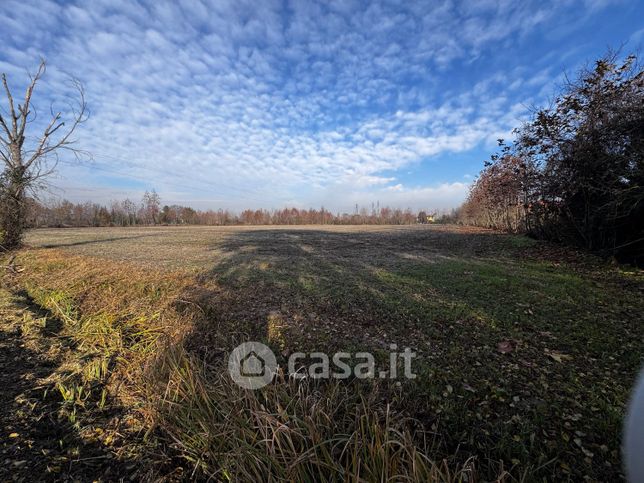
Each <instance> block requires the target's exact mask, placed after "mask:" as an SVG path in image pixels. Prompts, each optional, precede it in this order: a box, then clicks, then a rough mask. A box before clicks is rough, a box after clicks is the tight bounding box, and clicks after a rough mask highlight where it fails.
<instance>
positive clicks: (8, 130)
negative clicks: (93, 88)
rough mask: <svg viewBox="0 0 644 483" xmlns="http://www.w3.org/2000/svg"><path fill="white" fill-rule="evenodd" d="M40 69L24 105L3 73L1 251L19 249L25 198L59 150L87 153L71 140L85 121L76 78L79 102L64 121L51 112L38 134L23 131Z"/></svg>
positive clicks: (40, 182) (47, 171) (41, 180)
mask: <svg viewBox="0 0 644 483" xmlns="http://www.w3.org/2000/svg"><path fill="white" fill-rule="evenodd" d="M45 71H46V66H45V61H44V60H42V61H41V62H40V65H39V66H38V70H37V71H36V73H35V74H33V75H30V76H29V78H30V82H29V85H28V87H27V91H26V93H25V98H24V102H23V103H22V104H18V106H17V107H16V106H15V104H14V98H13V95H12V93H11V90H10V88H9V84H8V82H7V77H6V75H5V74H2V84H3V87H4V91H5V94H6V97H7V104H8V106H7V107H8V109H7V110H6V111H5V115H6V116H7V117H6V118H5V117H3V115H2V114H3V112H1V111H0V158H1V159H2V162H3V163H4V170H3V172H2V175H1V178H0V197H1V198H2V200H1V201H2V203H1V209H0V237H1V239H2V242H1V243H2V246H3V247H4V248H6V249H11V248H15V247H17V246H19V245H20V243H21V240H22V234H23V230H24V227H25V221H26V216H27V210H26V208H27V198H28V194H29V193H30V192H31V193H32V194H35V193H36V192H37V191H38V189H40V188H42V187H43V184H44V182H45V179H46V178H47V177H48V176H49V175H51V174H52V173H53V171H54V170H55V168H56V165H57V163H58V156H59V154H60V152H61V151H63V150H66V151H69V152H71V154H73V155H74V156H76V157H78V156H79V155H81V154H86V153H84V152H82V151H80V150H79V149H77V148H76V147H75V145H74V141H73V140H72V134H73V133H74V131H75V130H76V128H77V127H78V125H79V124H81V123H82V122H84V121H85V120H87V104H86V102H85V92H84V90H83V86H82V84H81V83H80V82H79V81H78V80H76V79H72V80H71V82H72V87H73V88H74V91H75V92H76V94H77V95H78V98H77V99H76V103H75V104H73V105H70V106H69V112H68V113H67V116H69V119H68V120H67V123H66V121H65V120H64V119H63V114H62V112H60V111H58V112H57V111H54V110H53V109H51V110H50V113H51V118H50V119H49V122H48V123H47V124H46V127H44V130H43V131H42V132H41V134H40V135H39V136H33V137H32V136H30V135H28V133H27V129H28V127H29V124H31V123H32V122H33V121H34V120H35V119H36V115H35V110H34V109H33V106H32V95H33V92H34V89H35V87H36V85H37V84H38V82H39V81H40V79H41V78H42V77H43V75H44V74H45Z"/></svg>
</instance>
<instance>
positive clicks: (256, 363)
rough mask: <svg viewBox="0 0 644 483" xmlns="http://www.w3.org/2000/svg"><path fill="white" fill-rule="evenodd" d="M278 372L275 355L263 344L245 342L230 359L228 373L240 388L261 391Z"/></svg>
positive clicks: (232, 353)
mask: <svg viewBox="0 0 644 483" xmlns="http://www.w3.org/2000/svg"><path fill="white" fill-rule="evenodd" d="M276 371H277V360H276V359H275V354H273V351H271V350H270V348H269V347H267V346H266V345H264V344H262V343H261V342H244V343H243V344H240V345H238V346H237V347H236V348H235V350H233V351H232V352H231V353H230V356H229V357H228V372H229V373H230V377H232V378H233V381H235V382H236V383H237V384H238V385H239V386H241V387H243V388H245V389H259V388H261V387H264V386H265V385H267V384H269V383H270V382H271V381H272V380H273V377H274V376H275V372H276Z"/></svg>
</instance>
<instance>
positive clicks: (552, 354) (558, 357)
mask: <svg viewBox="0 0 644 483" xmlns="http://www.w3.org/2000/svg"><path fill="white" fill-rule="evenodd" d="M546 354H548V356H550V357H551V358H552V359H553V360H555V361H557V362H563V361H565V360H568V359H572V356H570V355H568V354H563V353H561V352H557V351H546Z"/></svg>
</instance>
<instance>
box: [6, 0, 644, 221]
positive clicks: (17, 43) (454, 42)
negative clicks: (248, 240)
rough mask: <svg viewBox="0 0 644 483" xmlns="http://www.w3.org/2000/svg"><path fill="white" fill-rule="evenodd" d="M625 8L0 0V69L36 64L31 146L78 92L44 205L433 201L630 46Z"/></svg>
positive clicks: (486, 0)
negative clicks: (574, 78)
mask: <svg viewBox="0 0 644 483" xmlns="http://www.w3.org/2000/svg"><path fill="white" fill-rule="evenodd" d="M642 19H644V2H642V1H640V0H616V1H613V0H580V1H573V0H563V1H554V2H553V1H548V0H540V1H526V2H521V1H515V0H500V1H490V0H481V1H475V2H473V1H464V2H456V1H450V0H448V1H436V2H434V1H423V2H415V1H410V0H406V1H399V0H383V1H374V2H363V1H354V0H343V1H326V2H309V1H304V0H302V1H300V0H294V1H271V0H256V1H243V0H232V1H226V0H178V1H163V0H150V1H140V2H136V1H129V0H128V1H126V0H93V1H91V2H88V1H61V0H59V1H53V0H0V25H1V28H0V46H1V47H0V72H3V73H6V75H7V77H8V80H9V84H10V86H11V88H12V89H13V90H15V91H16V92H19V93H22V92H24V89H25V86H26V83H27V81H28V75H27V74H28V72H33V71H34V70H35V68H36V67H37V65H38V62H39V60H40V58H44V59H46V61H47V72H46V75H45V77H44V78H43V79H42V81H41V83H40V85H39V86H38V88H37V90H36V92H35V94H34V105H35V106H36V109H37V111H36V112H37V113H38V116H37V117H36V119H35V120H34V122H33V123H32V124H31V125H30V129H31V133H32V137H31V138H29V140H30V141H33V139H34V138H35V137H37V135H38V134H39V133H38V129H42V126H43V123H44V122H45V121H47V116H48V115H49V112H50V109H55V110H56V111H58V110H61V111H62V112H63V114H65V113H68V109H69V107H68V106H69V102H70V100H71V99H73V97H71V96H72V95H73V91H72V90H71V87H70V82H69V79H70V77H74V78H77V79H78V80H80V81H81V82H82V84H83V85H84V88H85V91H86V97H87V102H88V107H89V110H90V117H89V119H88V120H87V122H85V123H84V124H83V125H82V126H81V127H80V128H79V130H78V132H77V133H76V135H75V139H76V140H77V146H78V147H79V148H81V149H83V150H85V151H88V152H89V153H91V155H92V159H85V158H84V159H81V160H80V161H79V160H76V159H75V158H74V157H73V156H71V155H69V154H68V153H64V154H63V155H62V156H61V158H60V161H59V164H58V167H57V171H56V174H55V176H54V177H52V178H51V179H50V187H49V189H48V190H47V192H46V193H44V194H43V195H42V197H45V198H50V199H58V200H60V199H63V198H64V199H69V200H71V201H75V202H78V201H86V200H92V201H96V202H101V203H109V201H110V200H116V199H123V198H126V197H129V198H130V199H133V200H139V199H140V198H141V196H142V194H143V192H145V191H146V190H152V189H155V190H156V191H157V192H158V193H159V194H160V196H161V200H162V203H164V204H175V203H176V204H184V205H190V206H193V207H195V208H200V209H208V208H212V209H218V208H223V209H230V210H233V211H239V210H242V209H245V208H266V209H272V208H281V207H284V206H296V207H301V208H309V207H315V208H318V207H321V206H324V207H325V208H327V209H330V210H332V211H340V212H351V211H353V209H354V206H355V205H356V204H359V205H361V206H365V207H370V206H371V205H372V203H380V205H381V206H384V205H389V206H392V207H399V208H407V207H409V208H412V209H414V210H417V209H430V210H446V209H450V208H452V207H456V206H458V205H459V204H460V203H461V202H462V201H463V199H464V198H465V196H466V195H467V191H468V187H469V185H470V184H471V182H472V180H473V179H474V178H475V177H476V175H477V173H478V172H479V171H480V169H481V168H482V166H483V162H484V160H485V159H487V158H488V157H489V155H490V154H491V153H492V152H494V151H495V147H496V140H497V139H498V138H504V139H511V132H512V129H513V128H514V127H517V126H518V125H520V124H521V122H523V121H524V120H525V119H527V118H528V116H529V115H530V112H531V110H533V109H534V108H535V107H538V106H544V105H547V103H548V101H549V100H550V99H551V98H552V97H553V95H554V94H555V93H556V92H557V89H558V88H560V86H561V84H562V82H563V79H564V75H565V74H568V75H574V73H575V72H577V71H578V70H579V69H580V68H582V67H583V66H584V65H587V64H588V63H590V62H592V61H594V60H595V59H597V58H598V57H600V56H602V55H603V54H604V53H605V52H606V51H607V49H608V48H611V47H612V48H620V47H621V48H622V50H623V51H624V52H626V53H628V52H631V51H638V50H639V49H640V48H641V46H642V43H643V42H644V21H643V20H642ZM0 105H2V106H3V107H5V108H6V102H5V100H4V99H3V100H2V102H0Z"/></svg>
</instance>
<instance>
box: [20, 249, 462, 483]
mask: <svg viewBox="0 0 644 483" xmlns="http://www.w3.org/2000/svg"><path fill="white" fill-rule="evenodd" d="M19 263H20V264H21V265H22V266H24V267H25V268H26V270H25V271H24V272H22V274H21V275H20V276H18V277H14V278H12V280H11V282H12V284H13V285H14V287H24V288H25V289H26V291H27V293H28V294H29V296H30V297H31V298H32V299H33V300H34V302H36V303H37V304H38V305H39V306H41V307H43V308H45V309H47V310H49V311H50V314H51V315H50V316H51V317H56V318H57V319H58V320H60V321H61V322H62V327H61V330H60V332H59V337H63V338H65V339H66V340H68V341H69V343H70V346H69V347H67V354H66V360H67V362H66V364H64V365H62V366H61V371H60V372H59V373H58V375H57V376H55V377H53V378H52V380H51V384H52V386H53V388H55V390H56V391H57V392H58V393H60V397H61V413H63V414H65V415H66V416H67V417H69V418H70V420H71V421H72V422H74V423H75V424H76V426H77V429H78V431H79V434H81V435H83V434H90V436H93V435H94V433H93V431H88V428H87V424H88V423H89V422H91V423H92V430H95V429H96V421H97V417H96V414H95V413H96V412H100V411H103V410H104V409H105V408H106V406H108V407H109V406H110V405H111V406H113V407H122V408H125V409H126V410H125V412H123V413H122V414H121V415H120V418H123V419H126V420H127V426H128V430H129V432H130V433H132V432H136V431H137V428H139V429H138V431H144V432H146V433H147V435H148V436H147V437H146V439H147V440H148V443H149V444H147V445H146V444H143V443H142V441H141V440H140V438H139V439H137V438H135V439H134V440H132V438H129V439H126V438H123V437H122V436H123V435H122V434H120V431H122V427H121V425H116V426H115V427H114V428H113V429H114V431H113V432H112V433H111V434H110V431H109V429H108V428H101V431H102V432H103V433H102V434H103V437H102V440H103V441H104V442H105V444H109V445H111V446H114V445H117V443H118V445H120V447H119V448H118V452H119V454H120V455H121V456H122V457H124V458H127V459H128V460H132V459H137V458H138V459H141V460H142V462H143V463H144V464H143V465H142V466H141V468H140V471H139V473H138V477H139V478H145V479H156V478H159V477H161V478H165V477H168V476H170V477H172V478H176V477H177V476H178V475H181V474H183V475H184V476H186V477H188V476H189V477H190V478H193V477H197V476H203V477H212V478H215V479H218V480H221V479H223V480H230V481H248V480H249V479H252V480H264V481H314V480H315V481H320V480H321V479H322V480H327V481H334V480H338V479H341V480H344V481H356V482H358V481H383V478H384V479H385V480H395V481H400V480H405V481H441V482H442V481H445V482H451V481H462V480H463V479H466V480H467V481H472V480H473V478H474V473H473V471H474V470H473V467H472V465H471V464H470V462H466V463H465V465H459V464H456V463H448V462H447V461H443V462H441V463H440V464H436V463H434V462H433V461H432V460H431V459H430V458H429V456H428V453H429V450H430V446H429V443H427V441H426V439H425V436H424V433H423V432H422V431H420V432H419V430H413V431H414V432H411V431H412V429H411V427H412V425H411V424H410V422H409V421H408V420H407V419H405V418H403V417H402V416H401V415H399V414H396V413H395V412H393V411H392V410H391V409H390V408H389V406H388V404H387V403H386V402H384V401H383V400H381V399H379V392H378V390H377V388H374V387H361V388H359V387H356V386H354V385H351V384H349V385H346V386H345V385H342V384H339V383H337V382H333V383H328V384H321V385H318V384H315V383H312V382H310V381H304V382H300V381H294V380H289V379H288V378H286V379H285V378H284V377H282V378H280V380H278V381H276V383H275V384H272V385H270V386H269V387H267V388H265V389H264V390H262V391H257V392H252V391H246V390H243V389H241V388H239V387H238V386H236V385H235V384H234V383H233V382H232V381H231V380H230V379H229V377H228V375H227V373H226V365H225V362H226V361H225V357H223V355H225V354H226V352H227V350H229V349H230V348H231V347H232V345H231V344H233V343H234V341H236V340H239V338H240V337H241V334H240V333H239V331H238V330H237V328H236V327H235V326H234V325H230V326H228V327H221V326H220V331H221V332H220V333H218V334H210V335H209V336H208V341H209V342H211V343H212V342H213V341H216V345H217V347H218V348H219V350H218V351H217V352H216V355H215V356H214V357H213V356H212V355H210V356H209V357H206V359H207V362H206V360H204V357H203V354H204V350H203V349H204V347H203V344H196V343H195V340H201V337H200V332H199V330H197V328H201V329H203V328H204V327H207V326H208V324H207V323H208V320H207V314H206V312H205V311H204V309H203V308H201V307H199V306H198V305H197V304H196V303H195V302H193V301H191V300H186V299H185V295H186V294H190V293H191V292H192V291H193V290H194V287H193V286H192V284H193V283H194V280H193V279H192V278H191V277H187V276H186V275H184V274H183V273H181V272H179V273H174V272H170V271H168V270H164V271H151V270H147V269H145V270H144V269H141V268H138V267H137V266H135V265H132V264H128V263H125V262H109V263H103V264H98V263H96V260H95V259H90V258H87V257H80V256H76V255H69V254H65V253H62V252H60V251H57V250H48V251H46V252H42V251H33V250H31V251H27V252H23V253H22V254H21V255H20V257H19ZM211 288H212V285H211ZM205 352H208V350H207V348H206V351H205ZM152 436H154V438H153V439H150V438H151V437H152ZM118 445H117V446H118ZM164 448H165V449H164ZM181 460H184V462H183V463H182V462H181ZM182 468H184V469H185V470H187V473H183V470H182Z"/></svg>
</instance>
